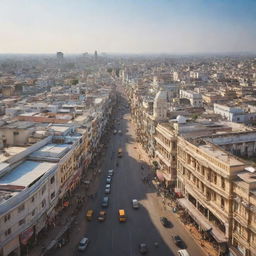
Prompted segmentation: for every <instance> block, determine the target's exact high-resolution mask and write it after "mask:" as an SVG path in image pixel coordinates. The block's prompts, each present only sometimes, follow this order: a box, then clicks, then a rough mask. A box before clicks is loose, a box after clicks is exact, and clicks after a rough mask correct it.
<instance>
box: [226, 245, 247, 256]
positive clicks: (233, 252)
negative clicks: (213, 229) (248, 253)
mask: <svg viewBox="0 0 256 256" xmlns="http://www.w3.org/2000/svg"><path fill="white" fill-rule="evenodd" d="M228 249H229V254H230V255H231V256H243V254H242V253H241V252H240V251H239V250H238V249H237V248H235V247H234V246H230V247H229V248H228Z"/></svg>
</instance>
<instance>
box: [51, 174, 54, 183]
mask: <svg viewBox="0 0 256 256" xmlns="http://www.w3.org/2000/svg"><path fill="white" fill-rule="evenodd" d="M54 181H55V177H54V176H52V177H51V184H52V183H53V182H54Z"/></svg>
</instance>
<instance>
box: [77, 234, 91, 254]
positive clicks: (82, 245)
mask: <svg viewBox="0 0 256 256" xmlns="http://www.w3.org/2000/svg"><path fill="white" fill-rule="evenodd" d="M88 243H89V239H88V238H87V237H83V238H82V239H81V240H80V242H79V245H78V251H84V250H85V249H86V248H87V246H88Z"/></svg>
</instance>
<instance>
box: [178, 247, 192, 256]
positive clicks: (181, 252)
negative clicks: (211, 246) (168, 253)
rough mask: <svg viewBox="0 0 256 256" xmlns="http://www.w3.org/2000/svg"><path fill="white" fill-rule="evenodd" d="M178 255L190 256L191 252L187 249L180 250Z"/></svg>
mask: <svg viewBox="0 0 256 256" xmlns="http://www.w3.org/2000/svg"><path fill="white" fill-rule="evenodd" d="M178 255H179V256H189V253H188V251H187V250H185V249H183V250H178Z"/></svg>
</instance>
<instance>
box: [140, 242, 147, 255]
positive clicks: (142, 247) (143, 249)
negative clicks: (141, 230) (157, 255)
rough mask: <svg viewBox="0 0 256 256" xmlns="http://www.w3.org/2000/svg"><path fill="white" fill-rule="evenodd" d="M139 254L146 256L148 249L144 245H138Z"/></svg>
mask: <svg viewBox="0 0 256 256" xmlns="http://www.w3.org/2000/svg"><path fill="white" fill-rule="evenodd" d="M139 252H140V253H141V254H146V253H147V252H148V247H147V245H146V244H145V243H140V244H139Z"/></svg>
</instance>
